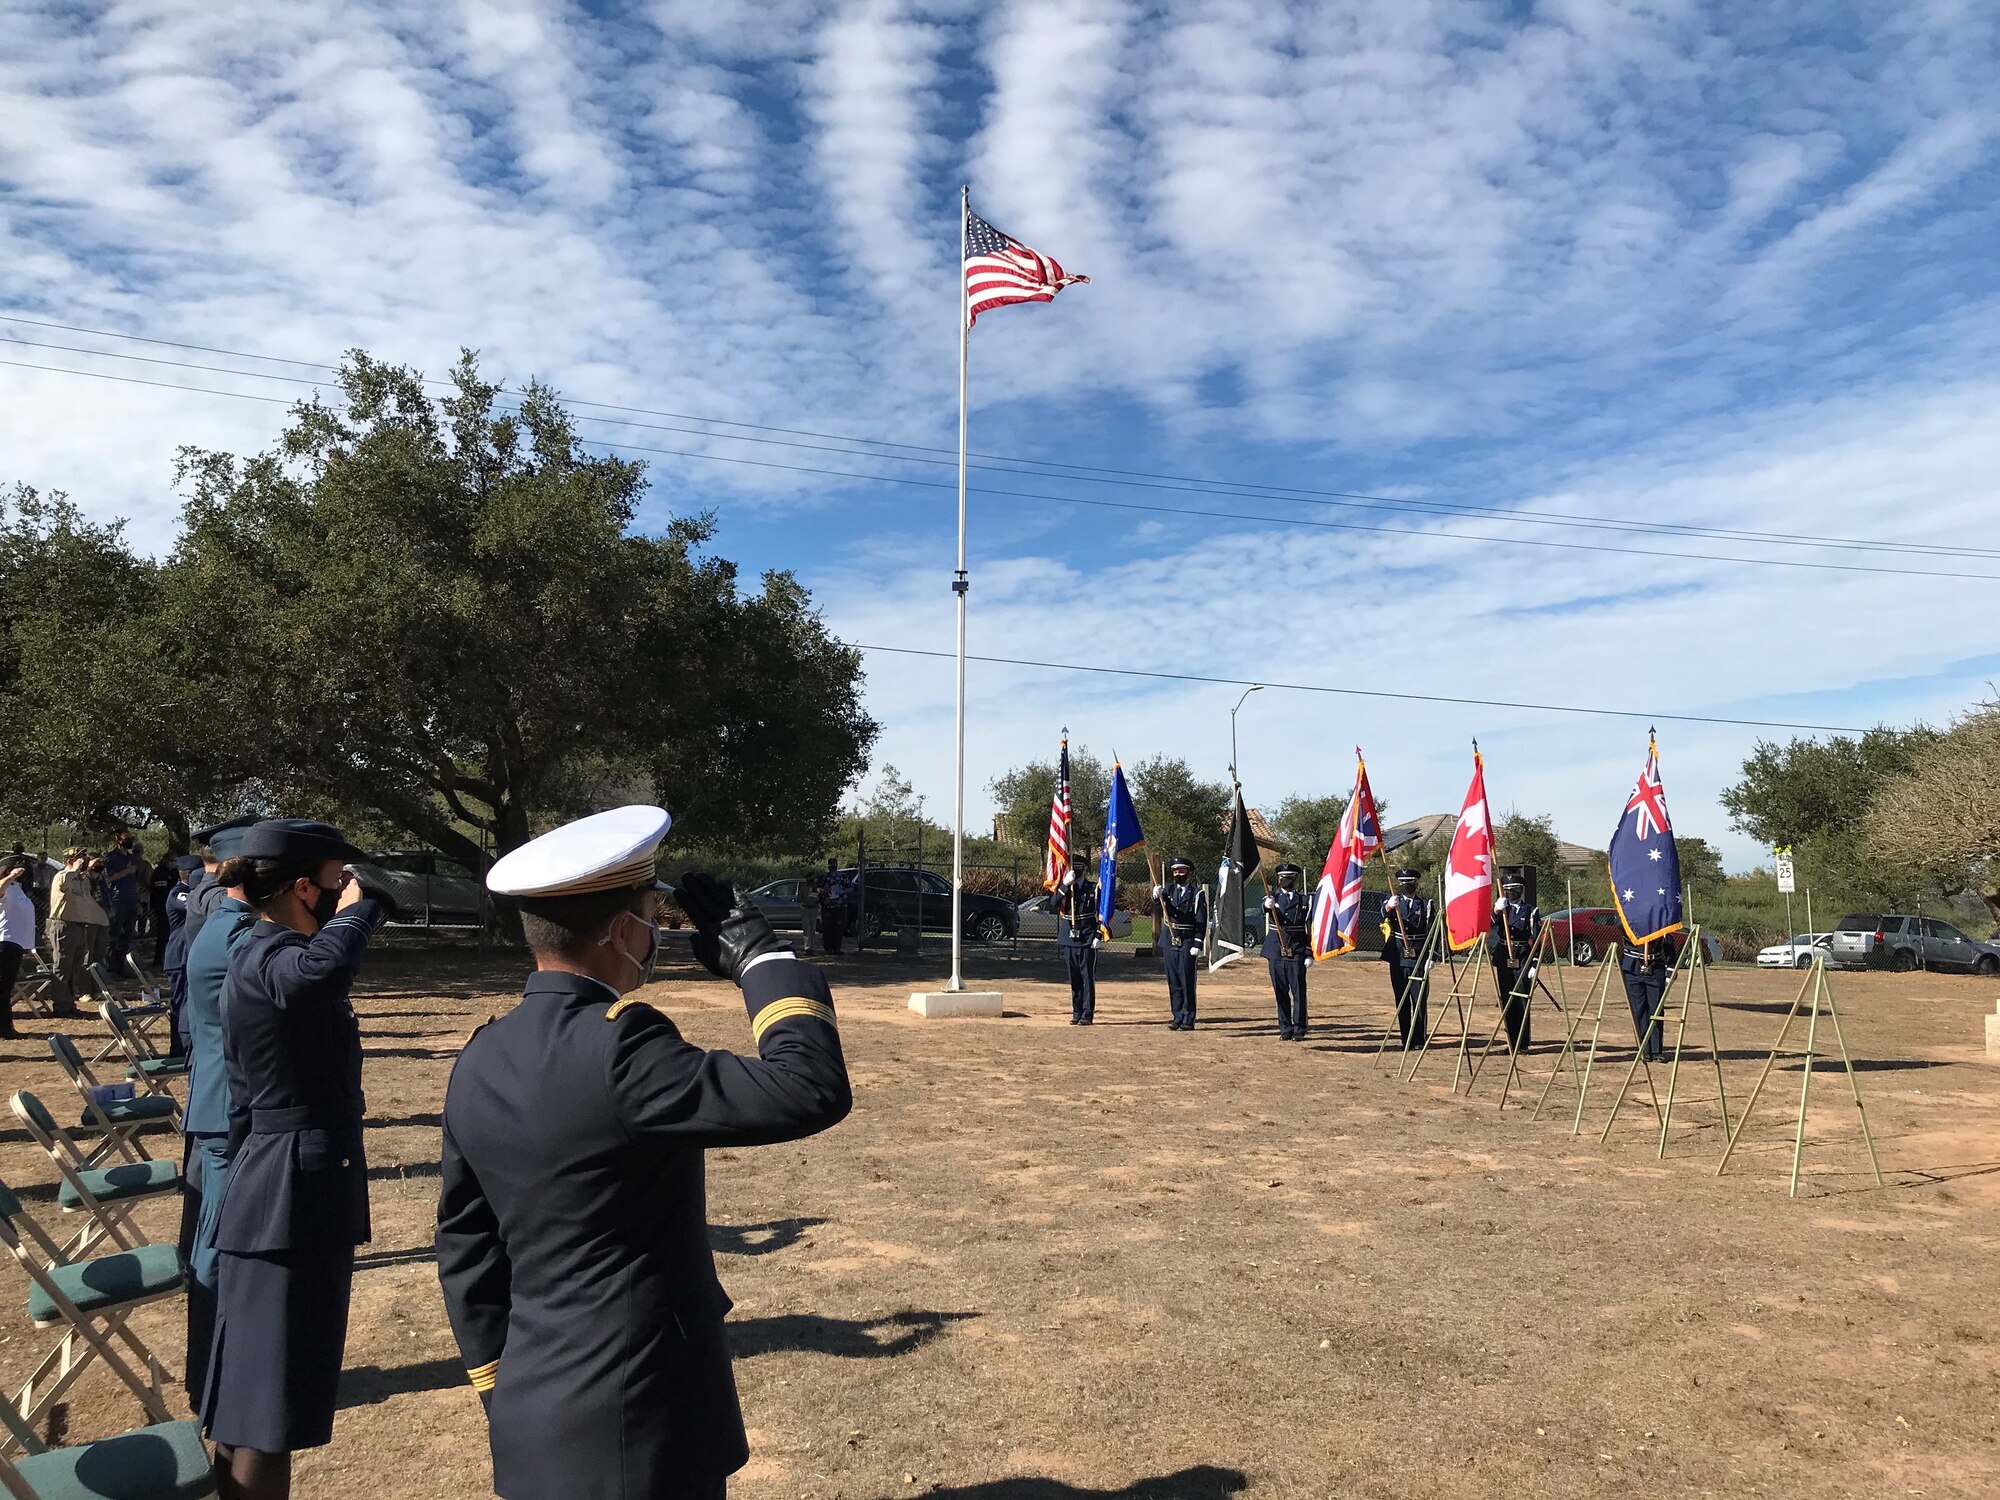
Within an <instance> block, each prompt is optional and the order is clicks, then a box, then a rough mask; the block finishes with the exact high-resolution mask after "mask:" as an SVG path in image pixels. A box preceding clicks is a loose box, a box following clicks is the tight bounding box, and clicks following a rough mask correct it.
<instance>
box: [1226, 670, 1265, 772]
mask: <svg viewBox="0 0 2000 1500" xmlns="http://www.w3.org/2000/svg"><path fill="white" fill-rule="evenodd" d="M1263 691H1264V684H1263V683H1261V682H1253V683H1251V684H1250V686H1248V687H1247V688H1245V689H1244V690H1243V698H1238V699H1237V700H1236V708H1241V707H1242V706H1243V699H1244V698H1248V697H1249V696H1250V695H1251V694H1252V693H1261V692H1263ZM1236 708H1232V709H1230V710H1229V783H1230V785H1231V786H1241V785H1242V784H1243V783H1242V781H1241V780H1240V779H1239V778H1238V776H1237V774H1236Z"/></svg>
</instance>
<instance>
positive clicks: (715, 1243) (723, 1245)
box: [708, 1219, 826, 1255]
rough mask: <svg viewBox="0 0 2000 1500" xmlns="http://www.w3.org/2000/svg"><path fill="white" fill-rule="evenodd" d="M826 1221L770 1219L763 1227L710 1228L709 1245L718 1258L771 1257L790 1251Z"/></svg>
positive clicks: (713, 1226) (717, 1226)
mask: <svg viewBox="0 0 2000 1500" xmlns="http://www.w3.org/2000/svg"><path fill="white" fill-rule="evenodd" d="M825 1222H826V1220H825V1219H771V1220H769V1221H768V1222H766V1223H763V1224H711V1225H709V1226H708V1243H709V1246H710V1248H712V1249H713V1250H714V1251H715V1253H716V1254H718V1255H772V1254H775V1253H776V1252H778V1251H780V1250H789V1249H791V1247H792V1246H794V1245H796V1244H797V1243H798V1242H799V1241H800V1240H802V1239H804V1238H805V1236H806V1233H807V1231H808V1230H813V1229H817V1228H819V1226H820V1225H822V1224H824V1223H825Z"/></svg>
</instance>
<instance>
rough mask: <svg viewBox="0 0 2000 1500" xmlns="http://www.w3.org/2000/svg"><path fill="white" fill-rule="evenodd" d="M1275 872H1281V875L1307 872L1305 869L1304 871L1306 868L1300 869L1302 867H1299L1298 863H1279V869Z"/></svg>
mask: <svg viewBox="0 0 2000 1500" xmlns="http://www.w3.org/2000/svg"><path fill="white" fill-rule="evenodd" d="M1275 873H1276V874H1279V875H1301V876H1302V875H1304V874H1305V871H1304V870H1302V869H1300V868H1299V867H1298V866H1297V865H1279V866H1278V868H1277V870H1276V871H1275Z"/></svg>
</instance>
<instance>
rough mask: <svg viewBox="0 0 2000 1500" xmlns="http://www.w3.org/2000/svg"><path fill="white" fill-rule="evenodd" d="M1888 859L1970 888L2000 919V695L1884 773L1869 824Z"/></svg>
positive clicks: (1948, 884)
mask: <svg viewBox="0 0 2000 1500" xmlns="http://www.w3.org/2000/svg"><path fill="white" fill-rule="evenodd" d="M1864 826H1865V829H1866V833H1867V836H1868V842H1869V844H1870V846H1871V847H1872V848H1873V849H1874V850H1875V851H1876V853H1877V854H1878V855H1879V856H1880V857H1881V859H1882V860H1883V861H1884V862H1885V863H1887V864H1889V865H1891V866H1893V867H1895V868H1897V869H1900V870H1903V871H1906V872H1908V873H1910V874H1912V875H1914V876H1917V877H1919V878H1923V879H1928V880H1930V881H1934V882H1935V883H1936V884H1937V886H1938V887H1939V888H1940V889H1941V890H1942V891H1943V892H1944V893H1945V894H1947V895H1957V894H1959V893H1961V892H1967V893H1970V894H1972V895H1976V896H1978V897H1979V898H1980V900H1982V901H1984V902H1985V903H1986V908H1987V910H1988V911H1989V912H1991V913H1992V915H1993V917H1994V918H1995V919H1996V920H2000V700H1991V699H1989V700H1988V701H1987V702H1985V703H1982V704H1979V705H1978V706H1977V707H1975V708H1974V709H1972V710H1971V711H1970V712H1969V713H1967V714H1965V715H1964V716H1963V717H1961V718H1960V719H1959V720H1958V722H1956V723H1955V724H1953V725H1952V727H1951V728H1950V729H1949V730H1947V731H1946V732H1945V733H1944V734H1943V735H1942V736H1940V737H1938V738H1937V739H1935V740H1933V741H1932V742H1931V743H1929V744H1926V745H1922V746H1920V747H1918V748H1917V749H1916V750H1915V751H1914V752H1913V753H1912V755H1911V756H1910V761H1909V768H1908V769H1907V770H1906V771H1903V772H1901V773H1898V774H1895V775H1891V776H1888V777H1886V778H1884V780H1883V782H1882V784H1881V786H1880V787H1879V788H1878V789H1877V790H1876V793H1875V797H1874V800H1873V802H1872V803H1871V804H1870V807H1869V810H1868V818H1867V822H1866V824H1865V825H1864Z"/></svg>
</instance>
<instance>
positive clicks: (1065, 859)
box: [1042, 729, 1069, 891]
mask: <svg viewBox="0 0 2000 1500" xmlns="http://www.w3.org/2000/svg"><path fill="white" fill-rule="evenodd" d="M1068 873H1069V731H1068V730H1067V729H1065V730H1064V731H1063V739H1062V764H1061V766H1060V767H1059V768H1058V769H1057V771H1056V794H1055V797H1054V798H1053V799H1052V800H1051V801H1050V803H1049V848H1048V852H1047V853H1046V854H1045V855H1043V856H1042V889H1043V890H1045V891H1052V890H1054V889H1055V888H1056V887H1057V886H1059V885H1061V884H1062V878H1063V876H1064V875H1066V874H1068Z"/></svg>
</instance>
